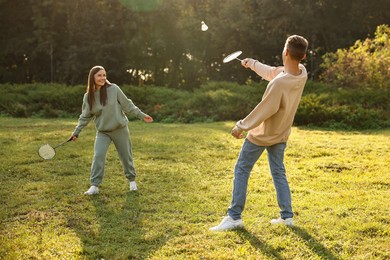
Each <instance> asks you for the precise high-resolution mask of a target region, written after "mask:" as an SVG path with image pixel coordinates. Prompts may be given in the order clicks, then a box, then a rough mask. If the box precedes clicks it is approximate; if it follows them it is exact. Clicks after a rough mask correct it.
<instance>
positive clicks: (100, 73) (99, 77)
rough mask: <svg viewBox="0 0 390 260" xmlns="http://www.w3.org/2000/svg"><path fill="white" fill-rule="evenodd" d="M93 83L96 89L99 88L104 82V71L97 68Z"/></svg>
mask: <svg viewBox="0 0 390 260" xmlns="http://www.w3.org/2000/svg"><path fill="white" fill-rule="evenodd" d="M93 77H94V80H95V85H96V88H97V89H100V88H101V87H102V86H104V84H106V79H107V77H106V71H105V70H99V71H98V72H97V73H96V74H95V75H94V76H93Z"/></svg>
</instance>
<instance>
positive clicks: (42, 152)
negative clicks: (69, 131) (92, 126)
mask: <svg viewBox="0 0 390 260" xmlns="http://www.w3.org/2000/svg"><path fill="white" fill-rule="evenodd" d="M72 140H73V136H72V137H71V138H69V139H68V140H66V141H65V142H63V143H60V144H58V145H56V146H54V147H53V146H51V145H50V144H44V145H42V146H41V147H39V150H38V154H39V156H41V157H42V158H43V159H45V160H50V159H53V157H54V156H55V155H56V150H55V149H56V148H58V147H60V146H61V145H64V144H66V143H67V142H70V141H72Z"/></svg>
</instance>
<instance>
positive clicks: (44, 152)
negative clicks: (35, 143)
mask: <svg viewBox="0 0 390 260" xmlns="http://www.w3.org/2000/svg"><path fill="white" fill-rule="evenodd" d="M38 154H39V156H41V157H42V158H43V159H46V160H48V159H52V158H53V157H54V156H55V155H56V151H55V150H54V148H53V147H51V146H50V145H49V144H45V145H42V146H41V147H40V148H39V150H38Z"/></svg>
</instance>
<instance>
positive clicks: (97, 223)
mask: <svg viewBox="0 0 390 260" xmlns="http://www.w3.org/2000/svg"><path fill="white" fill-rule="evenodd" d="M140 196H142V195H141V194H140V193H138V192H128V193H127V194H124V195H123V194H121V195H112V194H111V195H106V194H99V195H96V196H91V197H89V199H90V205H91V206H92V207H91V208H89V209H87V210H89V211H90V213H89V214H90V215H91V216H90V217H89V218H87V219H82V220H74V219H73V222H75V221H77V222H78V224H76V225H74V224H75V223H72V224H73V225H72V226H73V229H74V230H75V231H76V232H77V233H78V235H79V237H80V240H81V242H82V246H83V252H82V255H83V256H85V257H87V258H88V259H145V258H148V257H149V256H150V255H152V254H153V253H154V252H155V251H156V250H158V249H159V248H160V247H162V246H163V245H164V244H165V243H166V240H167V237H166V236H165V234H162V233H160V234H155V236H154V237H153V238H152V239H150V238H145V235H146V233H147V231H148V230H147V229H146V228H147V227H145V225H144V224H143V222H144V221H146V222H147V221H148V220H147V219H145V216H144V215H143V213H142V212H143V211H144V210H145V209H144V208H143V207H142V203H140ZM118 201H119V202H118ZM77 215H78V214H77V212H75V215H74V217H77ZM80 221H81V223H80ZM71 222H72V220H71Z"/></svg>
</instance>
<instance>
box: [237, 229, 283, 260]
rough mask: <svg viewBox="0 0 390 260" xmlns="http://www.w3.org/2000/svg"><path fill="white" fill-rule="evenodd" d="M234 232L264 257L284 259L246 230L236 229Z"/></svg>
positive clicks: (275, 250)
mask: <svg viewBox="0 0 390 260" xmlns="http://www.w3.org/2000/svg"><path fill="white" fill-rule="evenodd" d="M235 232H236V233H237V234H238V235H239V236H240V237H241V239H243V240H246V241H248V242H249V243H250V244H251V245H252V246H253V247H254V248H256V249H258V250H260V251H261V252H262V253H263V254H264V255H266V256H268V257H270V258H271V259H284V258H283V257H282V256H281V255H280V254H279V252H278V251H277V249H275V248H273V247H272V246H270V245H269V244H267V243H266V242H264V241H262V240H260V239H259V238H258V237H256V236H254V235H253V234H251V233H250V232H249V231H247V230H246V229H237V230H235Z"/></svg>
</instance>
